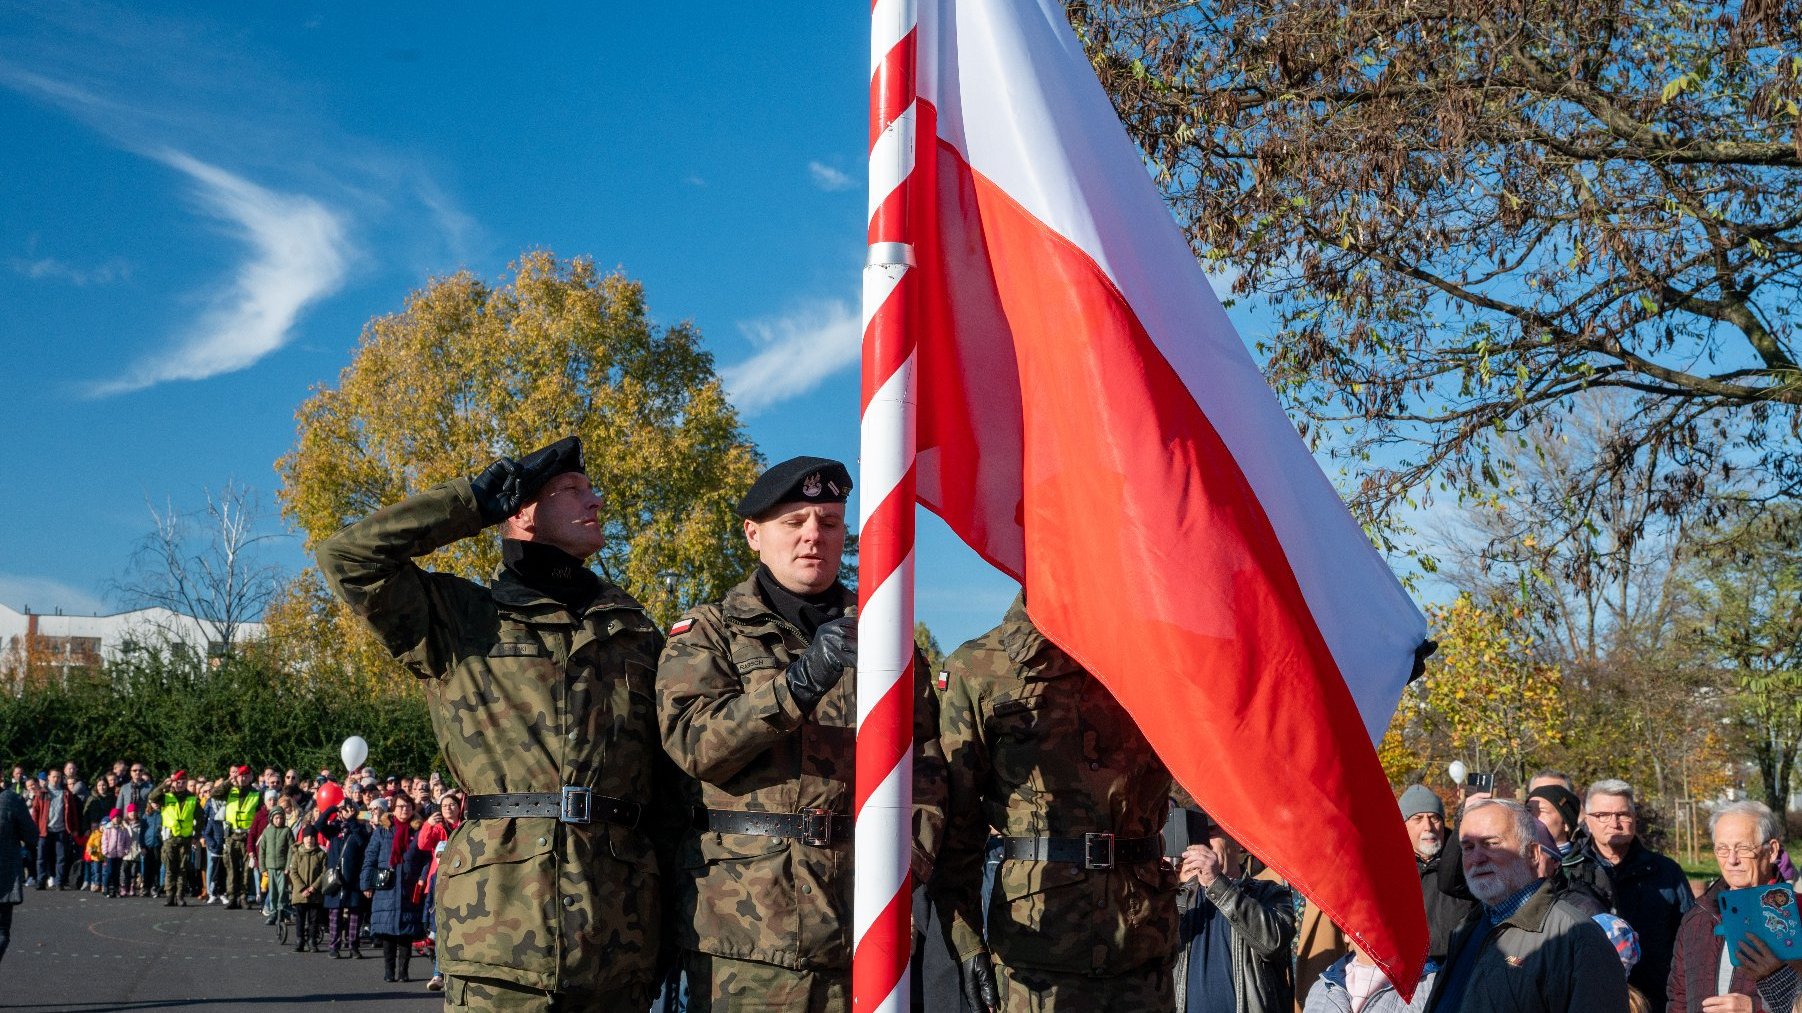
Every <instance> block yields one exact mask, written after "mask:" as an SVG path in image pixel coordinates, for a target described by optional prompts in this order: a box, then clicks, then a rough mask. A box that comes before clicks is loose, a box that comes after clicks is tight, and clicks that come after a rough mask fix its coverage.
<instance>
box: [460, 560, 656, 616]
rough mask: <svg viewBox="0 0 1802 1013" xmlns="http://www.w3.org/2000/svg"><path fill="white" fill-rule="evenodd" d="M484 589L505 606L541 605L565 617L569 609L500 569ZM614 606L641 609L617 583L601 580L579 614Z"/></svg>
mask: <svg viewBox="0 0 1802 1013" xmlns="http://www.w3.org/2000/svg"><path fill="white" fill-rule="evenodd" d="M596 579H597V580H598V579H599V578H596ZM488 590H489V593H490V594H492V595H493V596H494V600H495V601H497V602H499V603H501V604H502V605H505V606H507V607H509V608H516V609H531V610H534V611H536V610H540V609H542V610H543V611H544V612H545V613H546V615H547V616H548V615H549V614H550V613H552V612H558V613H562V614H563V615H564V616H566V617H567V616H570V615H571V613H570V610H569V609H568V608H566V607H565V606H564V605H563V603H562V602H559V601H558V600H557V599H555V598H552V597H551V596H549V595H547V594H545V593H544V592H542V591H539V590H538V589H536V588H534V587H532V586H531V585H530V584H527V583H525V582H523V581H521V580H519V579H518V578H517V577H515V576H513V574H511V573H509V572H507V571H506V570H504V569H503V570H501V571H500V572H499V573H497V574H496V575H495V577H494V581H493V583H491V584H490V585H489V588H488ZM617 609H632V610H634V611H638V612H642V611H644V606H642V605H640V604H639V603H638V600H637V599H635V598H633V597H632V596H631V595H629V594H627V593H626V592H625V590H624V589H623V588H621V587H620V586H619V585H617V584H613V583H610V582H608V581H605V580H601V581H600V590H599V592H597V593H596V594H595V596H594V600H593V601H591V602H589V603H588V607H587V608H585V609H583V610H582V612H581V613H580V614H582V615H587V614H588V613H590V612H609V611H614V610H617Z"/></svg>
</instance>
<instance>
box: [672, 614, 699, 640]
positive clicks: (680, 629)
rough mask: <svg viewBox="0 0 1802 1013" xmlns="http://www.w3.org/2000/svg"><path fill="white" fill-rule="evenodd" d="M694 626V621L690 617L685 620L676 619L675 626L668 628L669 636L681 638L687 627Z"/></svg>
mask: <svg viewBox="0 0 1802 1013" xmlns="http://www.w3.org/2000/svg"><path fill="white" fill-rule="evenodd" d="M694 624H695V621H694V619H693V618H692V617H690V618H686V619H678V620H676V625H674V626H671V627H670V628H669V635H670V636H672V637H676V636H681V635H682V634H684V633H687V632H688V629H689V627H691V626H693V625H694Z"/></svg>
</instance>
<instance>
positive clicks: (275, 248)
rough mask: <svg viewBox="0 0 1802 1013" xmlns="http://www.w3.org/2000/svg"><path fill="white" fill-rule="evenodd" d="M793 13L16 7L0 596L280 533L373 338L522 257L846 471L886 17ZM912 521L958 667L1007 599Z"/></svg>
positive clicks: (4, 277)
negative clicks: (640, 291)
mask: <svg viewBox="0 0 1802 1013" xmlns="http://www.w3.org/2000/svg"><path fill="white" fill-rule="evenodd" d="M774 10H776V9H775V8H771V7H769V6H767V5H764V6H757V5H739V4H706V5H700V6H698V7H697V6H695V5H628V6H621V5H586V6H584V5H559V6H557V7H555V8H552V7H534V6H528V7H517V8H512V9H510V10H509V11H508V12H507V13H506V15H505V16H504V17H498V18H497V17H496V11H497V9H496V8H492V7H485V6H483V7H478V6H475V5H470V4H454V3H453V4H438V5H432V6H430V7H427V6H426V5H410V4H409V5H403V4H379V5H363V6H349V5H339V4H333V5H325V6H312V5H307V4H252V5H245V4H229V5H228V4H191V5H180V7H179V8H177V7H174V6H173V5H141V6H139V7H114V6H108V5H103V4H55V5H46V4H8V5H5V6H4V7H0V130H3V131H4V135H5V137H6V143H4V144H0V305H4V306H5V307H6V312H5V314H4V315H0V343H3V344H4V348H5V349H6V359H5V362H6V368H5V369H4V370H0V422H3V424H4V434H5V444H6V446H7V448H8V453H7V457H6V462H7V471H8V475H7V480H6V481H5V482H4V483H0V531H4V532H5V534H4V536H3V537H0V602H4V603H5V604H7V605H10V606H12V607H14V608H20V607H22V606H27V605H29V606H30V607H32V608H33V609H35V610H38V611H49V610H51V609H53V608H57V607H61V608H63V609H65V610H67V611H71V612H86V611H94V610H110V609H112V608H115V607H118V606H121V605H125V604H128V603H127V602H124V601H121V600H119V599H118V598H117V597H115V596H114V595H113V594H112V593H111V592H110V591H109V586H110V584H111V582H113V581H114V580H116V579H117V578H118V577H119V576H120V575H121V572H122V570H123V568H124V566H125V562H126V558H127V556H128V555H129V553H130V550H131V548H132V546H133V544H134V543H135V542H136V541H137V539H139V538H140V537H141V536H142V535H143V534H144V532H145V531H147V530H148V527H149V523H150V516H149V506H148V505H149V504H152V503H154V504H156V505H158V506H162V505H164V504H173V505H174V506H175V507H177V508H183V509H186V508H193V507H197V506H198V505H199V504H200V503H201V501H202V492H203V490H204V489H206V488H209V487H211V488H217V487H219V486H220V485H222V484H223V483H225V482H226V481H228V480H232V481H237V482H241V483H246V484H249V485H251V486H253V487H255V488H256V489H258V490H260V492H261V493H262V496H263V500H264V503H265V505H266V507H267V509H268V513H269V516H270V517H271V518H272V521H271V527H272V528H274V527H279V521H278V520H274V518H275V517H276V512H275V496H274V493H275V490H276V487H277V479H276V476H275V473H274V470H273V467H272V465H273V462H274V460H275V459H276V457H277V456H279V455H280V454H282V453H283V452H284V451H286V450H287V449H288V448H289V446H290V444H291V443H292V441H293V437H294V421H293V412H294V409H295V407H296V406H297V405H298V404H299V403H300V401H301V400H302V399H303V398H304V397H305V396H306V394H307V391H308V388H309V387H310V386H312V385H315V384H320V383H332V382H334V381H335V378H336V376H337V374H338V372H339V371H340V370H341V369H342V368H343V367H344V366H345V365H346V364H347V363H348V362H349V360H350V356H351V353H352V351H353V349H354V347H355V343H356V339H357V335H358V332H359V330H360V328H361V326H362V324H363V322H364V321H366V320H367V319H369V318H370V317H372V316H375V315H377V314H381V313H386V312H391V311H394V310H397V309H398V308H399V307H400V305H401V302H402V299H403V297H404V296H405V295H406V293H407V292H408V291H410V290H412V289H415V288H418V287H419V286H421V285H422V284H423V283H424V282H425V281H426V280H427V279H428V278H429V277H431V276H433V275H441V274H447V273H450V272H452V271H455V270H458V269H460V268H469V269H471V270H473V271H475V272H476V273H477V274H479V275H481V276H483V277H487V278H495V277H497V276H499V275H500V274H501V272H502V271H503V270H504V269H505V267H506V265H507V263H508V262H509V261H510V260H511V259H513V258H514V257H516V256H517V255H518V254H519V253H520V252H521V251H522V250H526V249H533V248H545V249H550V250H553V251H555V252H556V253H557V254H559V255H560V256H565V257H568V256H574V255H578V254H581V255H587V256H591V257H593V258H594V259H595V260H596V261H597V262H599V263H600V264H601V265H602V266H604V267H619V268H621V269H623V270H624V271H625V272H626V273H627V274H629V275H630V276H632V277H634V278H637V279H639V280H641V281H643V282H644V283H645V286H646V290H647V293H648V297H649V301H650V306H651V311H652V314H653V315H654V316H655V317H656V318H657V319H658V320H659V321H660V322H664V323H672V322H675V321H678V320H683V319H687V320H692V321H693V322H694V323H695V324H696V325H698V327H699V328H700V330H701V332H702V333H703V334H704V335H705V339H706V342H707V345H708V347H709V348H710V349H711V350H712V352H713V353H714V356H715V358H716V360H717V362H718V364H719V365H720V366H721V368H722V370H723V372H724V374H725V375H726V377H727V378H728V382H729V384H730V385H732V386H733V387H734V388H735V389H737V390H738V391H739V392H740V393H739V397H738V403H739V405H740V408H741V409H742V410H743V412H744V415H745V421H746V424H747V429H748V431H749V433H750V435H751V436H752V438H753V439H755V440H756V441H757V443H758V444H759V446H760V448H761V449H762V451H763V453H764V455H765V456H766V458H767V459H769V460H771V461H775V460H780V459H783V458H786V457H789V456H792V455H795V454H800V453H819V454H826V455H829V456H834V457H838V458H840V459H843V460H846V461H848V462H849V461H853V460H854V459H855V457H856V453H857V374H856V369H855V363H856V357H857V342H858V337H859V335H858V326H859V325H858V307H857V304H856V299H857V292H858V290H859V273H858V272H859V267H860V264H861V261H862V256H863V234H864V201H865V198H864V172H863V162H864V144H865V134H866V125H865V117H866V101H867V99H866V96H867V90H866V89H867V73H868V70H867V68H868V56H867V42H866V32H867V16H868V15H867V7H866V5H863V4H806V5H794V6H793V7H792V8H784V9H782V14H781V16H779V17H772V16H771V15H772V12H773V11H774ZM1235 315H1236V316H1240V317H1241V318H1243V311H1241V312H1238V313H1236V314H1235ZM1241 325H1242V326H1245V324H1244V321H1243V319H1242V320H1241ZM921 517H922V520H921V543H920V552H919V561H920V562H919V587H920V590H919V597H918V611H919V615H920V617H921V618H922V619H924V620H926V621H927V622H928V623H929V624H930V625H931V626H932V627H933V628H934V630H935V631H936V632H937V633H938V634H939V637H940V639H941V641H943V642H945V644H946V646H947V647H949V646H951V645H954V644H955V643H957V642H959V641H961V640H963V639H966V638H968V637H971V636H974V635H976V634H977V633H980V632H981V631H982V630H983V629H986V628H987V627H988V626H989V625H991V624H992V623H993V622H994V621H995V620H996V619H997V618H998V617H999V615H1000V613H1001V611H1002V610H1003V609H1004V608H1005V607H1006V604H1007V602H1008V601H1009V600H1010V599H1011V597H1012V594H1013V590H1014V588H1013V585H1012V583H1011V582H1010V581H1008V580H1007V579H1006V578H1004V577H1002V576H1000V575H999V574H998V573H996V572H994V571H992V570H990V569H989V568H988V567H987V566H986V565H985V564H983V563H982V562H981V561H980V560H978V559H977V558H976V557H975V556H974V555H973V554H972V553H970V552H968V551H967V550H965V549H964V548H963V547H962V546H961V544H960V543H958V542H957V541H956V540H955V538H953V537H952V536H951V535H950V534H949V533H948V532H947V531H946V529H945V528H944V527H943V525H941V524H940V523H939V522H938V521H937V520H936V519H933V518H932V517H931V516H930V515H929V514H926V513H924V512H922V515H921ZM273 558H274V560H275V561H276V562H278V563H280V564H281V565H283V566H285V567H287V568H289V569H295V568H298V567H299V566H301V565H303V564H304V562H305V561H304V559H303V558H302V555H301V553H300V551H299V546H298V543H297V540H294V539H288V540H287V541H286V542H285V543H284V544H283V546H282V547H280V548H278V549H277V550H275V552H274V554H273Z"/></svg>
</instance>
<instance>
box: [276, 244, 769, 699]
mask: <svg viewBox="0 0 1802 1013" xmlns="http://www.w3.org/2000/svg"><path fill="white" fill-rule="evenodd" d="M297 418H298V423H299V425H298V432H297V434H296V438H295V445H294V448H293V450H291V451H290V452H289V453H288V454H287V455H285V456H284V457H282V458H281V460H280V461H278V462H277V463H276V470H277V471H278V472H280V474H281V477H282V488H281V494H280V495H281V502H282V510H283V513H284V514H285V515H286V516H287V517H288V519H289V520H291V521H292V522H293V523H294V524H295V525H296V526H297V527H299V528H300V530H301V531H302V532H303V533H304V535H305V539H306V544H307V546H308V548H311V547H312V546H314V545H316V544H317V543H318V542H319V541H320V540H322V539H324V538H326V537H327V536H329V535H331V534H332V533H333V532H335V531H337V530H338V529H340V528H341V527H343V526H344V525H345V524H346V523H348V522H350V521H352V520H355V519H356V518H359V517H362V516H364V515H366V514H368V513H370V512H371V511H373V510H375V509H376V508H378V507H380V506H383V505H385V504H388V503H393V502H395V501H397V500H399V499H402V498H403V497H406V496H408V495H411V494H413V493H416V492H419V491H421V490H424V489H426V488H429V487H431V486H433V485H437V484H439V483H441V482H444V481H447V480H449V479H452V478H456V477H459V476H466V475H472V474H474V473H475V472H477V471H479V470H480V469H481V468H483V467H485V466H486V465H487V464H488V463H489V462H490V461H492V460H493V459H494V458H495V457H497V456H500V455H507V456H518V455H520V454H524V453H527V452H529V451H531V450H533V449H534V448H536V447H539V446H541V445H543V444H546V443H549V442H551V441H552V440H554V439H557V438H559V437H561V436H565V435H569V434H572V433H573V434H576V435H579V436H581V437H582V443H583V456H584V463H585V465H586V467H587V469H588V474H589V477H590V478H591V479H592V481H593V482H594V485H595V487H596V488H597V489H599V490H601V492H602V493H603V494H604V495H605V497H606V505H605V506H604V507H603V510H602V520H603V521H604V523H605V524H606V528H607V532H608V535H609V536H610V537H609V541H608V545H607V547H606V548H605V549H604V550H603V551H602V552H601V553H600V555H599V564H600V566H601V568H602V570H603V571H604V572H606V573H607V574H608V575H609V576H610V577H612V579H613V580H615V581H616V582H618V583H619V584H620V585H621V586H623V587H624V588H625V589H626V590H627V591H629V592H630V593H632V594H633V595H634V596H636V597H637V598H638V599H639V600H640V601H643V602H644V603H645V604H646V606H647V607H649V608H650V609H651V610H652V612H653V613H655V614H657V615H658V616H659V617H660V618H663V619H670V618H673V613H674V612H675V606H676V603H677V602H694V601H704V600H709V599H711V598H715V597H717V596H719V595H720V594H723V593H724V591H725V590H726V588H728V587H729V586H730V585H731V584H733V583H735V582H736V581H738V580H740V579H742V578H743V576H744V575H745V574H746V573H747V572H749V570H750V568H751V566H752V564H753V560H752V558H751V555H750V552H749V550H748V548H747V546H746V545H745V541H744V538H743V536H742V535H741V533H740V531H739V525H738V522H737V517H736V516H735V514H734V513H733V506H734V504H735V503H736V501H737V499H738V497H739V496H740V495H741V494H742V493H743V491H744V490H745V488H747V487H748V486H749V485H750V483H751V481H752V480H753V479H754V478H755V477H756V474H757V470H758V466H759V459H758V455H757V451H756V449H755V447H754V446H753V445H752V443H751V442H750V440H749V439H748V438H747V437H746V436H745V434H744V432H743V430H742V429H741V427H740V424H739V420H738V415H737V412H736V411H735V410H734V409H733V407H732V406H731V404H730V403H729V402H728V401H727V400H726V397H725V395H724V393H723V392H722V390H721V386H720V381H719V378H718V377H717V375H716V374H715V372H714V366H713V359H712V356H711V355H709V354H708V353H707V351H705V350H704V349H703V348H702V347H701V343H700V335H699V333H698V332H697V331H696V330H695V329H694V328H693V327H692V326H691V325H689V324H686V323H682V324H675V325H671V326H667V327H664V326H658V325H655V324H653V323H652V322H651V320H650V319H649V317H648V315H647V313H646V310H645V300H644V289H643V287H642V286H641V285H640V284H639V283H637V282H634V281H632V280H630V279H628V278H626V277H624V276H623V275H621V274H618V273H614V274H602V273H600V272H599V271H597V270H596V269H595V267H594V264H593V263H592V262H591V261H589V260H587V259H583V258H577V259H574V260H567V261H564V260H559V259H557V258H556V257H555V256H554V255H552V254H551V253H548V252H543V251H539V252H533V253H527V254H525V255H523V256H522V257H521V258H520V259H519V261H518V262H517V263H516V264H515V265H514V266H513V274H512V277H510V278H507V279H505V280H504V281H503V282H502V283H501V284H499V285H489V284H486V283H484V282H483V281H481V280H479V279H477V278H476V277H475V276H473V275H472V274H470V273H468V272H461V273H458V274H455V275H452V276H450V277H447V278H439V279H436V280H434V281H432V282H431V283H430V284H429V285H427V286H426V287H425V288H424V289H422V290H420V291H418V292H415V293H413V294H412V295H411V296H409V297H408V299H407V301H406V306H405V307H404V308H403V309H402V310H401V312H399V313H394V314H390V315H385V316H380V317H377V318H375V319H374V320H371V321H370V322H369V324H368V325H367V326H366V327H365V328H364V330H363V335H362V339H361V342H360V344H359V346H358V348H357V352H356V354H355V356H354V357H353V359H352V361H351V363H350V365H349V366H347V367H345V369H344V371H343V372H342V374H341V375H340V376H339V378H338V384H337V385H336V386H335V387H319V388H316V389H315V390H314V392H313V394H312V396H311V397H309V398H308V399H307V400H306V402H305V403H304V404H302V405H301V406H300V409H299V411H298V413H297ZM422 562H423V563H424V565H427V566H429V567H432V568H435V569H440V570H445V571H448V572H452V573H457V574H461V575H463V576H465V577H469V578H472V579H486V578H488V577H490V576H492V574H493V573H494V571H495V570H496V568H497V567H498V566H499V562H500V546H499V539H498V537H482V538H472V539H466V540H464V541H462V542H458V543H456V544H454V545H451V546H448V547H446V548H444V549H442V550H440V551H438V552H437V553H434V554H433V555H432V556H431V557H429V558H427V559H426V560H423V561H422ZM668 574H673V575H674V580H673V581H671V580H667V579H666V578H665V575H668ZM322 595H323V589H322V587H321V585H320V583H319V582H318V580H317V579H316V577H314V578H310V579H307V580H303V581H301V582H299V583H296V584H294V585H291V586H290V588H289V591H288V593H287V594H286V595H284V596H283V599H282V600H281V601H279V602H278V603H277V607H276V608H275V609H273V610H272V615H271V630H270V632H271V635H272V636H274V637H276V638H278V639H285V640H286V641H287V642H288V643H290V644H297V643H305V644H307V646H308V647H310V648H313V649H316V650H318V651H319V652H322V653H324V654H326V655H329V656H331V657H334V658H336V659H337V660H338V661H339V662H341V663H342V664H345V665H352V666H360V665H367V664H370V663H371V661H370V658H371V656H372V652H370V651H368V650H351V651H350V652H349V653H346V650H345V645H354V644H359V643H360V644H362V645H363V646H364V647H365V648H367V646H368V643H367V640H368V638H367V635H366V634H364V633H363V631H362V630H361V629H360V627H358V626H357V625H356V624H354V623H352V622H350V621H349V619H348V617H347V615H346V614H345V612H344V610H342V609H341V608H339V607H338V606H337V605H336V604H335V603H329V602H327V601H324V600H323V599H322ZM324 632H329V633H330V639H328V640H326V641H324V642H322V641H321V640H320V639H319V638H320V636H321V635H322V633H324Z"/></svg>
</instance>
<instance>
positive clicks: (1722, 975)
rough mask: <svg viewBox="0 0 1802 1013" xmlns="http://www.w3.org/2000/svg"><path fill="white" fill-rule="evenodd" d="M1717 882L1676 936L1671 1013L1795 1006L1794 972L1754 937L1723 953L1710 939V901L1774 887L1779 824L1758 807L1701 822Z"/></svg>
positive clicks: (1740, 1012)
mask: <svg viewBox="0 0 1802 1013" xmlns="http://www.w3.org/2000/svg"><path fill="white" fill-rule="evenodd" d="M1708 833H1709V836H1710V837H1713V838H1714V857H1715V858H1716V859H1717V860H1719V862H1720V863H1721V878H1720V879H1717V880H1715V881H1714V882H1713V883H1711V884H1709V886H1708V891H1707V892H1706V893H1704V894H1703V895H1702V898H1701V900H1699V901H1698V902H1697V903H1696V906H1695V907H1693V908H1691V909H1690V911H1689V913H1688V914H1686V915H1684V916H1683V923H1682V926H1681V927H1680V928H1679V929H1678V930H1677V951H1676V954H1675V956H1674V958H1673V960H1672V963H1671V977H1670V1010H1671V1013H1785V1011H1787V1010H1789V1009H1791V1008H1792V1007H1793V1006H1794V1004H1795V1001H1796V992H1797V977H1796V971H1795V968H1793V967H1791V966H1790V965H1789V964H1786V963H1784V962H1783V961H1781V960H1779V959H1777V957H1776V956H1775V955H1774V954H1772V953H1771V950H1770V948H1769V947H1768V946H1766V945H1765V944H1764V942H1763V941H1762V940H1760V939H1759V938H1757V937H1756V936H1751V937H1748V938H1747V939H1746V940H1745V941H1744V942H1742V943H1740V944H1739V948H1738V952H1737V953H1731V954H1730V953H1728V952H1727V946H1726V940H1725V939H1723V938H1721V937H1720V936H1717V935H1715V930H1716V929H1717V928H1718V927H1719V926H1720V924H1721V916H1720V913H1719V911H1718V909H1717V904H1716V902H1717V900H1718V898H1719V897H1720V895H1721V894H1722V893H1724V892H1726V891H1728V890H1744V889H1747V888H1750V887H1755V886H1767V885H1769V884H1772V883H1776V882H1778V881H1779V877H1778V874H1777V856H1778V854H1779V853H1780V852H1781V850H1782V848H1783V824H1782V823H1780V822H1778V820H1777V816H1776V814H1774V813H1772V812H1771V810H1770V808H1769V807H1768V806H1766V805H1765V804H1764V803H1762V802H1729V803H1727V804H1726V805H1723V806H1721V807H1719V808H1717V809H1716V810H1715V811H1714V815H1713V816H1712V817H1710V818H1709V820H1708Z"/></svg>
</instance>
